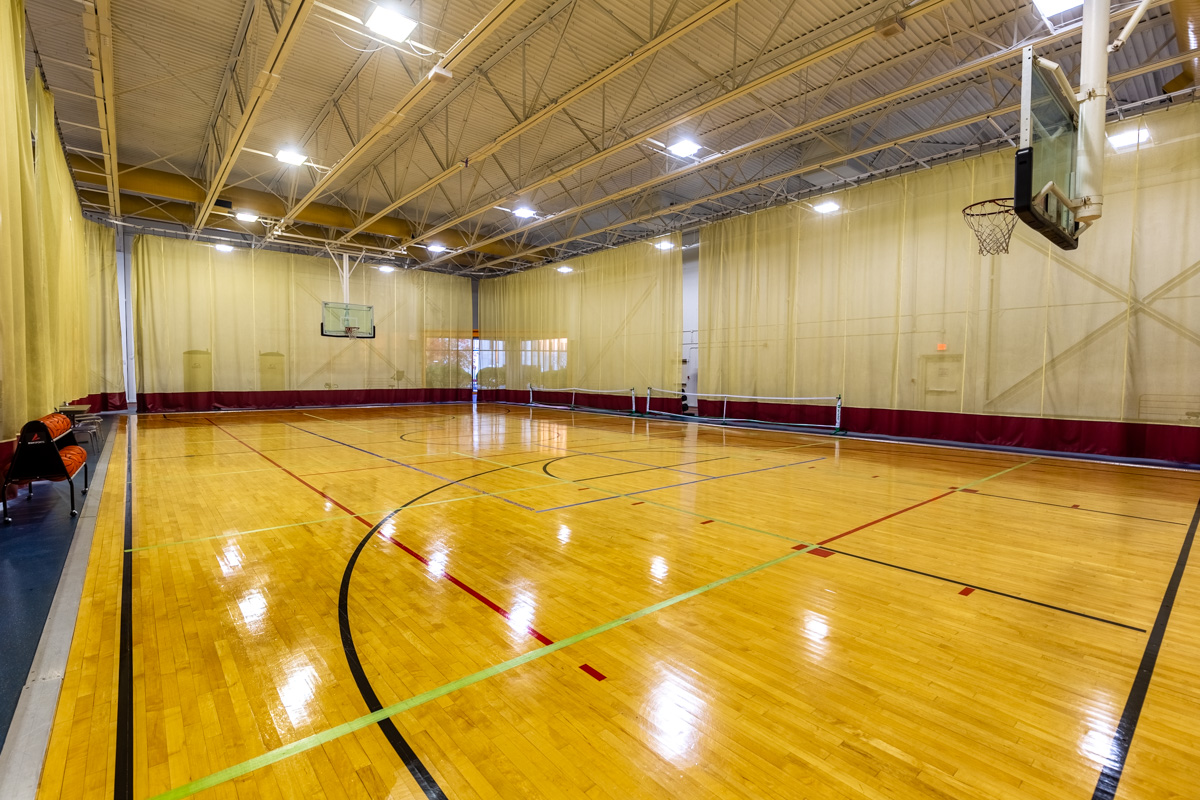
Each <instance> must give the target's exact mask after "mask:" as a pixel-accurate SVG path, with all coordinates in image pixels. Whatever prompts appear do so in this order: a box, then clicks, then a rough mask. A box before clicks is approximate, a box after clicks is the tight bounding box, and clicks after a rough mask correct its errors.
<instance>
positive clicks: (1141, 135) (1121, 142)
mask: <svg viewBox="0 0 1200 800" xmlns="http://www.w3.org/2000/svg"><path fill="white" fill-rule="evenodd" d="M1148 141H1150V131H1148V130H1146V129H1145V128H1132V129H1130V130H1127V131H1121V132H1120V133H1114V134H1113V135H1112V136H1109V137H1108V143H1109V144H1111V145H1112V146H1113V147H1115V148H1116V149H1118V150H1124V149H1125V148H1127V147H1133V146H1135V145H1139V144H1145V143H1146V142H1148Z"/></svg>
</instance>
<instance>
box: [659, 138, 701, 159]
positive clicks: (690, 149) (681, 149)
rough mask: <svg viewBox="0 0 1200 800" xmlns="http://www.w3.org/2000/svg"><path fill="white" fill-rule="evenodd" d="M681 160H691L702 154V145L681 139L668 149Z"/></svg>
mask: <svg viewBox="0 0 1200 800" xmlns="http://www.w3.org/2000/svg"><path fill="white" fill-rule="evenodd" d="M667 149H668V150H670V151H671V152H672V153H674V154H675V155H677V156H679V157H680V158H691V157H692V156H694V155H696V153H699V152H700V145H698V144H696V143H695V142H693V141H692V140H691V139H680V140H679V141H678V142H676V143H675V144H673V145H671V146H670V147H668V148H667Z"/></svg>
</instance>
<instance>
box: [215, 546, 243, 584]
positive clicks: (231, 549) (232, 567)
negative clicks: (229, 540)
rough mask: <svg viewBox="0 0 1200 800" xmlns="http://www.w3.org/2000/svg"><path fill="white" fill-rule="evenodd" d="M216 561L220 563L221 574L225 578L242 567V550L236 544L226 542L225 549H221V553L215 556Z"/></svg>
mask: <svg viewBox="0 0 1200 800" xmlns="http://www.w3.org/2000/svg"><path fill="white" fill-rule="evenodd" d="M217 563H218V564H220V565H221V574H223V575H224V576H225V577H226V578H228V577H229V576H230V575H232V574H233V573H235V572H238V571H240V570H241V568H242V551H241V548H239V547H238V546H237V545H236V544H227V545H225V549H224V550H223V551H221V555H219V556H217Z"/></svg>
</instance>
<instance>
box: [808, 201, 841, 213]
mask: <svg viewBox="0 0 1200 800" xmlns="http://www.w3.org/2000/svg"><path fill="white" fill-rule="evenodd" d="M839 208H841V206H839V205H838V204H837V203H836V202H834V201H833V200H826V201H825V202H823V203H817V204H816V205H815V206H813V207H812V210H813V211H815V212H817V213H818V214H832V213H833V212H834V211H837V210H838V209H839Z"/></svg>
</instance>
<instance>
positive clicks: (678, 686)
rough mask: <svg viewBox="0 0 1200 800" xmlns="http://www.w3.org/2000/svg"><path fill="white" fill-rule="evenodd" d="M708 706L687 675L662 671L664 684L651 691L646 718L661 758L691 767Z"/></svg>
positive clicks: (666, 669)
mask: <svg viewBox="0 0 1200 800" xmlns="http://www.w3.org/2000/svg"><path fill="white" fill-rule="evenodd" d="M706 710H707V704H706V703H705V701H704V699H703V698H702V697H701V696H700V694H699V692H698V691H697V687H696V686H695V685H694V684H693V683H692V681H691V680H689V679H688V678H687V677H686V676H685V675H683V674H681V673H679V672H678V671H676V670H673V669H670V668H662V670H661V680H659V682H658V683H657V684H655V685H654V688H653V689H651V691H650V701H649V708H648V713H647V715H646V716H647V718H648V719H649V721H650V726H651V727H650V736H651V739H652V744H653V746H654V749H655V750H656V751H657V752H658V753H659V755H661V756H663V757H664V758H667V759H669V760H671V761H673V762H675V763H677V764H679V763H690V762H691V761H692V757H691V756H692V751H693V749H694V748H695V746H696V739H697V737H698V736H699V733H700V730H699V729H700V727H701V725H703V724H704V719H703V718H704V715H705V712H706Z"/></svg>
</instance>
